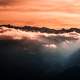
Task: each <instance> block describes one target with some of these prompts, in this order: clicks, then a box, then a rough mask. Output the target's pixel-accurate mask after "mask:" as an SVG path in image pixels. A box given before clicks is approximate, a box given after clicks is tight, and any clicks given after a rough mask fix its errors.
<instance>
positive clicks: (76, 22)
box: [0, 0, 80, 29]
mask: <svg viewBox="0 0 80 80" xmlns="http://www.w3.org/2000/svg"><path fill="white" fill-rule="evenodd" d="M0 24H15V25H32V26H39V27H43V26H45V27H49V28H56V29H59V28H62V27H64V28H70V27H78V28H79V27H80V0H0Z"/></svg>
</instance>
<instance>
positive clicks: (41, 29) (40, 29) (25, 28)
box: [0, 24, 80, 34]
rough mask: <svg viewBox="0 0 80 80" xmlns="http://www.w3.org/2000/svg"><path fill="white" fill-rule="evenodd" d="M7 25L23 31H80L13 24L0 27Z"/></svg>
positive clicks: (78, 31)
mask: <svg viewBox="0 0 80 80" xmlns="http://www.w3.org/2000/svg"><path fill="white" fill-rule="evenodd" d="M3 26H4V27H7V28H14V29H20V30H23V31H32V32H42V33H56V34H58V33H68V32H73V31H75V32H77V33H80V29H79V28H70V29H64V28H62V29H60V30H56V29H50V28H47V27H41V28H40V27H34V26H14V25H10V24H8V25H0V27H3Z"/></svg>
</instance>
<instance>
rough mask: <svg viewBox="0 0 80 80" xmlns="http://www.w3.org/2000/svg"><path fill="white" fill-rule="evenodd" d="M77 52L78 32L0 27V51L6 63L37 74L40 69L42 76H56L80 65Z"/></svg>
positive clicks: (78, 48)
mask: <svg viewBox="0 0 80 80" xmlns="http://www.w3.org/2000/svg"><path fill="white" fill-rule="evenodd" d="M79 50H80V34H79V33H77V32H70V33H62V34H54V33H52V34H48V33H41V32H26V31H21V30H16V29H13V28H6V27H1V28H0V52H1V53H4V55H5V54H6V55H7V56H8V57H6V60H7V59H8V61H7V63H8V62H9V63H10V64H11V65H13V66H14V65H17V66H18V67H20V66H21V67H26V68H27V67H29V68H30V69H29V70H31V69H32V70H33V71H34V72H37V73H39V72H40V71H41V70H42V74H43V73H44V74H48V73H50V72H52V71H53V72H54V73H58V72H62V71H64V70H65V69H66V68H68V67H71V66H73V65H79V63H80V62H79V60H80V59H79V58H80V55H79V54H80V52H79ZM75 55H78V56H75ZM77 58H78V59H77ZM77 62H78V63H77ZM35 70H36V71H35ZM38 70H40V71H38Z"/></svg>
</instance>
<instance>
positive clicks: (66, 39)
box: [0, 27, 80, 53]
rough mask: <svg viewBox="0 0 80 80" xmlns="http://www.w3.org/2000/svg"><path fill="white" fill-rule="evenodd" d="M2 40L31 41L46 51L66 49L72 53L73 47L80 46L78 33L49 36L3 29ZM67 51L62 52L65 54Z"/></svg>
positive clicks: (0, 29) (1, 29)
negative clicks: (47, 49)
mask: <svg viewBox="0 0 80 80" xmlns="http://www.w3.org/2000/svg"><path fill="white" fill-rule="evenodd" d="M0 40H23V41H25V42H27V41H31V42H32V43H34V45H35V44H36V43H38V44H39V45H40V46H43V47H44V48H45V49H46V48H49V49H56V48H57V49H65V50H68V51H71V50H72V49H71V50H70V47H71V46H74V47H76V46H77V44H79V40H80V34H79V33H77V32H70V33H62V34H54V33H52V34H48V33H41V32H26V31H21V30H16V29H13V28H6V27H1V28H0ZM74 43H75V45H74ZM75 49H76V48H75ZM65 50H62V51H64V52H65ZM73 51H74V50H73ZM70 53H71V52H70Z"/></svg>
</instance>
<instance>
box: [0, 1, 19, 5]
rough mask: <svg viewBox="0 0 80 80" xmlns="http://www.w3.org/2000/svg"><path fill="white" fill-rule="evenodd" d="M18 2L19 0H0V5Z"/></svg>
mask: <svg viewBox="0 0 80 80" xmlns="http://www.w3.org/2000/svg"><path fill="white" fill-rule="evenodd" d="M17 2H19V0H0V6H9V5H13V4H15V3H17Z"/></svg>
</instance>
